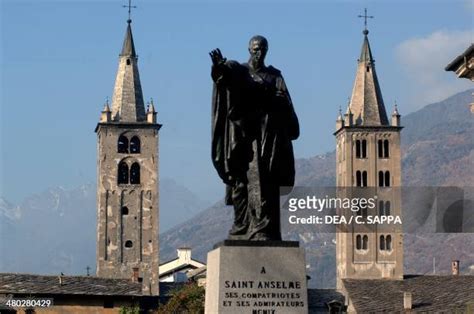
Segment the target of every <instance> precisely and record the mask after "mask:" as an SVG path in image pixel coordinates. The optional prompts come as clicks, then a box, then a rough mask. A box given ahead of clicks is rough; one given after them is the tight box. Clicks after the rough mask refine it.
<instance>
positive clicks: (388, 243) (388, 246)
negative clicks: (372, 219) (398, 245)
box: [385, 235, 392, 251]
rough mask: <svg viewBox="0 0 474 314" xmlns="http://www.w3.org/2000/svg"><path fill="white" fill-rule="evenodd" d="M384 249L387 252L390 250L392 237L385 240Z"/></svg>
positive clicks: (389, 236)
mask: <svg viewBox="0 0 474 314" xmlns="http://www.w3.org/2000/svg"><path fill="white" fill-rule="evenodd" d="M385 248H386V249H387V251H391V250H392V236H391V235H388V236H387V237H386V238H385Z"/></svg>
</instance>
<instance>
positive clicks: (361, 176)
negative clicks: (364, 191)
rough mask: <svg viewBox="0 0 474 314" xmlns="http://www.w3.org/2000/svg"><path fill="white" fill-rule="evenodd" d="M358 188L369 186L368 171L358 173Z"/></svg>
mask: <svg viewBox="0 0 474 314" xmlns="http://www.w3.org/2000/svg"><path fill="white" fill-rule="evenodd" d="M356 186H358V187H366V186H367V171H356Z"/></svg>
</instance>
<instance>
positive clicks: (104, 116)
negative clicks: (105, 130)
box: [100, 97, 112, 122]
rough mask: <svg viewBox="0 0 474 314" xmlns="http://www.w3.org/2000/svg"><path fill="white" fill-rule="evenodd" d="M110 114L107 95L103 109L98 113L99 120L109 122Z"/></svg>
mask: <svg viewBox="0 0 474 314" xmlns="http://www.w3.org/2000/svg"><path fill="white" fill-rule="evenodd" d="M111 114H112V112H111V111H110V107H109V97H107V99H106V101H105V105H104V109H103V110H102V112H101V115H100V122H110V120H111V118H112V116H111Z"/></svg>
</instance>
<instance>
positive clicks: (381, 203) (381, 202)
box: [379, 201, 385, 216]
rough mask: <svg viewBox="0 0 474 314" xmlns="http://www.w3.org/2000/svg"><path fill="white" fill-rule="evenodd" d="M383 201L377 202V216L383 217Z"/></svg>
mask: <svg viewBox="0 0 474 314" xmlns="http://www.w3.org/2000/svg"><path fill="white" fill-rule="evenodd" d="M384 204H385V203H384V201H379V216H385V206H384Z"/></svg>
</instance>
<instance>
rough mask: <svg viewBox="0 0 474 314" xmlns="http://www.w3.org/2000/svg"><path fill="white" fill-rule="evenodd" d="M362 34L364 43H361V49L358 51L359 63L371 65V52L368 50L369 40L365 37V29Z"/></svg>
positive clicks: (366, 31)
mask: <svg viewBox="0 0 474 314" xmlns="http://www.w3.org/2000/svg"><path fill="white" fill-rule="evenodd" d="M362 33H363V34H364V42H363V43H362V49H361V51H360V57H359V62H364V63H373V62H374V58H372V51H371V50H370V44H369V38H368V37H367V35H368V34H369V31H368V30H366V29H365V30H364V31H363V32H362Z"/></svg>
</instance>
